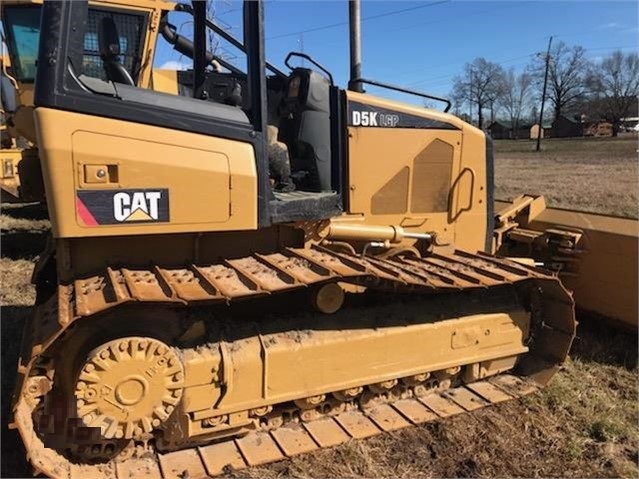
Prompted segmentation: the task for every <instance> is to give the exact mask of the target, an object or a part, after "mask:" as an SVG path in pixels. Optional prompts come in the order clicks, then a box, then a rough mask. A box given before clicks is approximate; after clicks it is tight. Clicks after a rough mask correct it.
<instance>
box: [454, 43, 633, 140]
mask: <svg viewBox="0 0 639 479" xmlns="http://www.w3.org/2000/svg"><path fill="white" fill-rule="evenodd" d="M546 64H547V68H548V75H547V89H546V107H545V108H544V119H549V120H550V121H552V120H554V119H556V118H558V117H559V116H562V115H563V116H568V117H570V116H573V117H579V118H583V116H582V115H585V117H586V118H588V119H590V120H600V119H603V120H607V121H609V122H610V123H611V124H612V126H613V135H616V134H617V132H618V131H619V128H620V126H621V122H622V119H624V118H627V117H628V113H629V112H630V111H631V107H632V105H633V103H635V104H636V103H637V96H638V95H639V54H637V53H634V52H633V53H627V54H625V53H623V52H622V51H620V50H618V51H615V52H613V53H611V54H610V55H609V56H607V57H604V58H602V59H600V60H599V61H591V60H589V59H588V58H587V57H586V50H585V49H584V48H583V47H581V46H569V45H566V44H565V43H564V42H559V43H556V44H555V45H554V46H552V47H551V48H550V49H549V50H548V55H546V54H545V53H542V54H538V55H535V56H534V57H533V58H532V60H531V61H530V63H529V64H528V65H527V66H526V67H525V68H524V69H523V71H522V72H521V73H517V72H515V69H514V68H511V69H509V70H506V69H504V68H503V67H502V66H501V65H499V64H498V63H494V62H491V61H489V60H487V59H485V58H481V57H480V58H476V59H475V60H473V61H472V62H471V63H466V64H465V65H464V69H463V72H462V74H460V75H458V76H456V77H455V78H454V79H453V89H452V92H451V95H450V97H451V100H452V102H453V109H454V112H455V113H456V114H457V115H458V116H461V117H462V118H465V119H467V120H471V119H476V121H474V122H473V123H474V124H476V125H477V126H478V127H479V128H484V127H486V126H487V125H486V115H487V114H489V115H490V120H491V121H493V120H494V119H495V118H497V117H499V118H502V119H506V120H508V121H509V122H510V124H511V126H512V128H513V130H515V131H516V130H517V128H518V127H519V125H520V124H523V123H537V122H538V121H539V106H540V104H541V95H542V89H543V83H544V77H545V74H546Z"/></svg>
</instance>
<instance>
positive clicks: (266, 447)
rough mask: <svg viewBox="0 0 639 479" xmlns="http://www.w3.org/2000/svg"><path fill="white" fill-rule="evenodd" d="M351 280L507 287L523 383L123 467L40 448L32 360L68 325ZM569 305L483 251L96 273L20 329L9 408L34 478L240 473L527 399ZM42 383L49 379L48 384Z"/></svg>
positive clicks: (554, 350)
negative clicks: (524, 330)
mask: <svg viewBox="0 0 639 479" xmlns="http://www.w3.org/2000/svg"><path fill="white" fill-rule="evenodd" d="M336 281H340V282H348V283H353V284H357V285H361V286H365V287H367V288H369V289H374V290H381V291H394V292H421V293H435V294H437V293H439V292H441V291H451V292H453V291H462V290H467V289H474V288H491V287H495V286H503V285H508V284H510V285H514V286H515V287H516V288H517V291H518V294H520V295H521V296H522V297H524V298H526V299H525V302H526V303H527V304H528V307H529V308H530V311H531V318H532V319H531V323H532V324H531V334H530V344H529V345H528V346H529V348H530V351H529V353H528V354H526V355H525V356H524V357H523V358H521V361H520V362H519V364H518V373H519V374H521V375H523V376H524V377H517V376H513V375H500V376H496V377H493V378H491V379H489V380H484V381H479V382H474V383H471V384H467V385H463V386H459V387H456V388H453V389H450V390H445V391H439V392H437V393H433V394H430V395H428V396H414V397H407V398H402V399H399V400H397V401H391V402H389V403H386V404H380V405H377V406H374V407H372V408H367V409H365V410H356V409H355V410H348V411H347V412H343V413H340V414H338V415H335V416H329V417H323V418H321V419H319V420H316V421H311V422H302V423H289V424H286V425H284V426H282V427H279V428H275V429H273V430H271V431H257V432H251V433H249V434H248V435H246V436H244V437H242V438H239V439H237V438H231V439H227V440H225V441H223V442H218V443H215V444H211V445H205V446H201V447H189V448H186V449H181V450H178V451H175V452H169V453H166V454H162V453H160V452H158V451H155V450H153V449H151V450H146V451H143V452H142V453H141V454H135V453H134V454H133V455H132V457H130V458H128V459H126V460H117V458H116V459H114V460H111V461H109V462H107V463H104V464H97V465H88V464H74V463H72V462H70V461H69V460H68V459H67V458H66V457H64V456H62V455H61V454H59V453H58V452H56V451H55V450H53V449H50V448H48V447H45V445H44V443H43V442H42V439H41V437H40V436H39V434H37V433H36V431H35V430H34V423H33V411H34V410H35V409H36V408H37V407H38V405H39V404H40V403H41V402H42V400H43V397H44V396H45V395H46V394H47V393H48V392H49V390H50V389H51V381H50V380H51V377H48V376H51V371H48V373H47V371H46V365H45V366H44V367H43V365H42V364H41V363H40V362H39V361H41V358H42V357H43V356H46V355H43V353H45V352H46V351H47V350H48V349H49V348H50V347H51V346H52V345H53V344H55V342H56V340H58V339H59V338H60V337H61V336H62V335H63V334H64V332H65V331H66V330H67V329H68V328H69V326H70V325H71V324H73V323H74V322H75V321H79V320H82V318H84V317H90V316H93V315H95V314H97V313H101V312H103V311H106V310H109V309H112V308H114V307H117V306H119V305H121V304H125V303H131V302H147V303H156V304H158V303H159V304H174V305H190V304H197V303H205V304H207V303H228V302H231V301H236V300H240V299H242V300H245V299H249V298H251V297H258V296H264V295H269V294H275V293H281V292H285V291H291V290H295V289H302V288H308V287H316V286H321V285H322V284H326V283H330V282H336ZM575 325H576V323H575V320H574V310H573V302H572V298H571V297H570V295H569V293H567V292H566V290H565V289H564V288H563V287H562V286H561V284H560V283H559V281H558V280H557V279H556V278H553V277H549V276H546V275H544V274H543V273H541V272H539V271H538V270H536V269H534V268H529V267H527V266H524V265H521V264H518V263H514V262H511V261H508V260H504V259H498V258H495V257H492V256H490V255H486V254H477V255H473V254H469V253H465V252H462V251H456V252H455V253H454V254H450V255H442V254H432V255H430V256H428V257H426V258H394V259H386V260H382V259H376V258H371V257H359V256H355V255H350V254H344V253H336V252H334V251H330V250H327V249H324V248H321V247H313V248H311V249H295V248H286V249H283V250H281V251H280V252H278V253H274V254H268V255H261V254H254V255H252V256H249V257H246V258H240V259H229V260H224V261H222V262H220V263H218V264H213V265H204V266H202V265H188V266H187V267H182V268H162V267H159V266H154V267H152V268H145V269H142V268H139V269H137V268H136V269H133V268H107V270H106V271H105V272H104V273H103V274H99V275H95V276H92V277H88V278H81V279H77V280H75V281H74V282H73V283H72V284H68V285H60V287H59V290H58V295H57V297H56V298H52V300H50V301H49V302H48V303H46V304H45V305H43V306H41V307H39V308H37V312H36V315H35V316H34V317H33V318H32V320H31V321H30V323H29V324H27V326H26V328H25V339H24V342H23V352H22V357H21V363H20V366H19V373H20V375H21V377H22V380H23V381H22V383H21V384H19V389H18V390H19V391H20V393H19V395H18V396H17V397H16V399H17V401H16V403H15V406H14V423H13V427H15V428H17V429H18V430H19V432H20V434H21V436H22V439H23V441H24V444H25V446H26V448H27V451H28V455H29V458H30V460H31V462H32V464H33V466H34V467H35V468H36V471H37V472H42V473H44V474H47V475H49V476H51V477H61V478H74V477H105V478H106V477H110V478H118V479H122V478H129V477H131V478H133V477H149V478H151V477H162V478H167V479H168V478H174V477H175V478H178V477H180V478H183V477H187V476H185V474H188V477H189V478H191V479H193V478H195V477H205V476H207V475H217V474H220V473H222V472H223V470H224V468H225V467H226V466H230V467H233V468H236V469H241V468H243V467H247V466H254V465H258V464H264V463H267V462H272V461H277V460H280V459H282V458H284V457H290V456H294V455H297V454H301V453H303V452H309V451H312V450H315V449H317V448H321V447H330V446H333V445H336V444H340V443H342V442H345V441H347V440H349V439H350V438H355V439H358V438H362V437H368V436H372V435H375V434H378V433H380V432H382V431H388V430H393V429H399V428H402V427H405V426H408V425H409V424H420V423H423V422H427V421H430V420H434V419H437V418H441V417H447V416H450V415H454V414H459V413H462V412H465V411H471V410H474V409H477V408H479V407H483V406H486V405H488V404H491V403H495V402H500V401H503V400H506V399H511V398H514V397H519V396H521V395H524V394H527V393H529V392H533V391H534V390H536V389H537V387H538V386H539V385H543V384H545V382H546V381H547V380H548V379H549V378H550V377H551V376H552V375H553V374H554V373H555V372H556V371H557V370H558V368H559V367H560V365H561V364H562V362H563V361H564V360H565V358H566V356H567V353H568V350H569V348H570V344H571V342H572V339H573V337H574V332H575ZM47 374H48V376H47Z"/></svg>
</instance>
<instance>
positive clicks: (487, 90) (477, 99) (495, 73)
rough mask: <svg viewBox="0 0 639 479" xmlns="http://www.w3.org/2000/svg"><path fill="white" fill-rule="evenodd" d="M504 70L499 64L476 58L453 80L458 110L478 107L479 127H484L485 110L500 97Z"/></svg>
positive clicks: (454, 98) (454, 97)
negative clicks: (465, 106)
mask: <svg viewBox="0 0 639 479" xmlns="http://www.w3.org/2000/svg"><path fill="white" fill-rule="evenodd" d="M503 75H504V70H503V68H502V67H501V66H499V65H498V64H497V63H493V62H489V61H488V60H486V59H485V58H476V59H475V60H473V62H472V63H466V65H464V73H463V74H462V75H460V76H457V77H455V78H454V80H453V92H452V95H451V96H452V99H453V102H454V103H455V105H456V106H457V108H461V107H462V106H463V105H468V106H469V107H470V110H471V111H472V108H473V106H474V105H476V106H477V115H478V121H477V126H478V127H479V128H483V126H484V113H483V111H484V109H485V108H488V107H489V106H490V105H491V104H492V102H494V101H496V100H497V98H498V97H499V95H500V89H501V86H502V77H503Z"/></svg>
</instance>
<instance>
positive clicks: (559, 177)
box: [494, 134, 639, 218]
mask: <svg viewBox="0 0 639 479" xmlns="http://www.w3.org/2000/svg"><path fill="white" fill-rule="evenodd" d="M535 144H536V143H535V142H534V141H529V140H518V141H514V140H496V141H495V143H494V146H495V198H497V199H512V198H513V197H514V196H517V195H519V194H523V193H531V194H538V195H544V196H545V197H546V202H547V204H548V205H549V206H555V207H560V208H569V209H578V210H582V211H589V212H593V213H603V214H612V215H616V216H625V217H630V218H637V217H638V215H639V213H638V201H639V196H638V194H639V161H638V160H637V148H638V145H637V136H636V135H632V134H630V135H622V136H619V137H617V138H603V139H602V138H578V139H555V140H545V141H543V140H542V150H541V151H540V152H536V151H535Z"/></svg>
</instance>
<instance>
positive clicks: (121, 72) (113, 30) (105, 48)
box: [98, 17, 135, 86]
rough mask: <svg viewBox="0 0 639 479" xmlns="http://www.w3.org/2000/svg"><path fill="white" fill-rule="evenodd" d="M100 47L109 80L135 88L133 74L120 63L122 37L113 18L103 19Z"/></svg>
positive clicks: (99, 32) (99, 37)
mask: <svg viewBox="0 0 639 479" xmlns="http://www.w3.org/2000/svg"><path fill="white" fill-rule="evenodd" d="M98 46H99V48H100V58H102V66H103V67H104V71H105V72H106V76H107V79H108V80H110V81H112V82H113V83H123V84H125V85H130V86H135V82H134V81H133V78H131V74H130V73H129V72H128V70H127V69H126V68H124V65H122V63H120V60H119V59H118V57H119V56H120V36H119V35H118V29H117V27H116V26H115V22H114V21H113V18H111V17H103V18H102V20H101V21H100V26H99V28H98Z"/></svg>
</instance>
